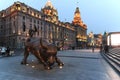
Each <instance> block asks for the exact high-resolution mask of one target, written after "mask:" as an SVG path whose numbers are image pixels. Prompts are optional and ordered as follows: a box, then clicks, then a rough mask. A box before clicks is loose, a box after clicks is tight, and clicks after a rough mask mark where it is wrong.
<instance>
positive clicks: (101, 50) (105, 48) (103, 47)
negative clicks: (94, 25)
mask: <svg viewBox="0 0 120 80" xmlns="http://www.w3.org/2000/svg"><path fill="white" fill-rule="evenodd" d="M103 51H104V52H105V53H108V52H109V46H108V45H107V44H105V45H104V46H103V45H102V44H101V46H100V52H103Z"/></svg>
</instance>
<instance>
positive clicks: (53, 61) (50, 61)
mask: <svg viewBox="0 0 120 80" xmlns="http://www.w3.org/2000/svg"><path fill="white" fill-rule="evenodd" d="M47 63H48V64H49V66H52V65H54V63H55V56H53V55H51V56H49V57H48V59H47Z"/></svg>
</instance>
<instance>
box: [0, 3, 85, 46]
mask: <svg viewBox="0 0 120 80" xmlns="http://www.w3.org/2000/svg"><path fill="white" fill-rule="evenodd" d="M74 23H75V22H74ZM76 26H80V25H76V24H74V25H73V24H72V23H69V22H61V21H60V20H59V17H58V12H57V10H56V9H55V8H54V6H53V5H52V3H51V2H50V1H47V3H46V4H45V6H44V7H43V8H42V9H41V11H39V10H36V9H34V8H32V7H30V6H28V5H26V4H25V3H22V2H19V1H17V2H14V4H13V5H11V6H9V7H8V8H7V9H5V10H2V11H0V46H9V47H11V48H24V43H25V41H26V39H27V38H29V37H30V35H29V33H30V30H34V31H35V33H34V36H33V37H42V38H43V39H46V40H47V41H49V42H53V43H56V42H60V43H63V46H64V47H70V46H76V33H77V36H78V34H79V35H80V36H81V38H79V39H82V41H84V42H85V41H86V37H85V36H86V30H87V28H86V25H85V24H82V27H80V32H79V29H77V28H76Z"/></svg>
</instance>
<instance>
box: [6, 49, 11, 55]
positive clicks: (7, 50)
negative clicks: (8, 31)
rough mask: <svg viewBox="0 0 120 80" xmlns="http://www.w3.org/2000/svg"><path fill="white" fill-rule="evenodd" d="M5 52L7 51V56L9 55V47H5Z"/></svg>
mask: <svg viewBox="0 0 120 80" xmlns="http://www.w3.org/2000/svg"><path fill="white" fill-rule="evenodd" d="M6 53H7V56H10V48H9V47H7V49H6Z"/></svg>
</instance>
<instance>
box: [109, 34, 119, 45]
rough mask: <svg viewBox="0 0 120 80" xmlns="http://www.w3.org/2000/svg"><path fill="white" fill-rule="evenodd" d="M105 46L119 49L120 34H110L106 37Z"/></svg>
mask: <svg viewBox="0 0 120 80" xmlns="http://www.w3.org/2000/svg"><path fill="white" fill-rule="evenodd" d="M107 45H108V46H110V47H118V46H119V47H120V32H110V33H108V35H107Z"/></svg>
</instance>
